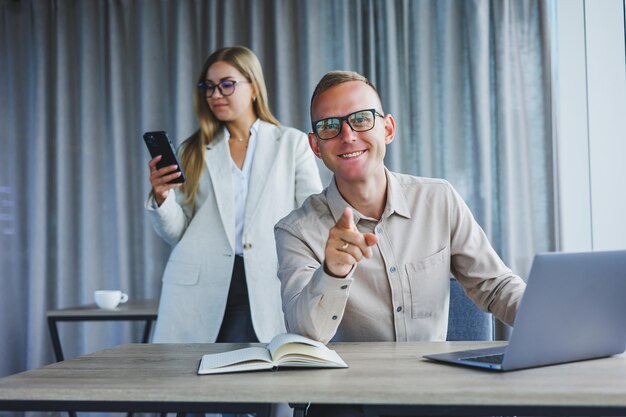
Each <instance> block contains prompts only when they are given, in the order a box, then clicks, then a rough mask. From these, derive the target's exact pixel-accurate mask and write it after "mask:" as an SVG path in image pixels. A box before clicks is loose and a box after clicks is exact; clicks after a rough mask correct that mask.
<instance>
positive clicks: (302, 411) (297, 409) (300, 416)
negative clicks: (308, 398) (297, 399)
mask: <svg viewBox="0 0 626 417" xmlns="http://www.w3.org/2000/svg"><path fill="white" fill-rule="evenodd" d="M289 406H291V407H293V417H304V416H305V415H306V409H307V407H308V404H300V403H298V404H292V403H289Z"/></svg>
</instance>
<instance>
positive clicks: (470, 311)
mask: <svg viewBox="0 0 626 417" xmlns="http://www.w3.org/2000/svg"><path fill="white" fill-rule="evenodd" d="M493 332H494V326H493V316H492V315H491V314H490V313H485V312H484V311H482V310H480V309H479V308H478V307H476V305H475V304H474V303H473V302H472V300H470V299H469V297H468V296H467V295H466V294H465V291H464V290H463V287H461V285H460V284H459V283H458V282H457V280H456V279H455V278H450V312H449V315H448V337H447V340H450V341H452V340H493Z"/></svg>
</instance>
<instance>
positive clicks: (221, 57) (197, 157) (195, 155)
mask: <svg viewBox="0 0 626 417" xmlns="http://www.w3.org/2000/svg"><path fill="white" fill-rule="evenodd" d="M220 61H221V62H226V63H227V64H230V65H232V66H233V67H235V68H237V70H238V71H239V72H240V73H241V74H242V75H243V76H244V77H245V78H246V79H247V80H248V81H249V82H250V83H251V84H252V85H253V87H254V89H255V91H256V100H254V101H253V106H254V112H255V114H256V116H257V117H258V118H259V119H261V120H264V121H266V122H269V123H272V124H274V125H277V126H278V125H279V124H280V123H279V122H278V120H277V119H276V118H275V117H274V115H273V114H272V112H271V111H270V109H269V105H268V103H267V88H266V87H265V79H264V78H263V70H262V69H261V63H260V62H259V59H258V58H257V57H256V55H255V54H254V52H252V51H251V50H250V49H248V48H246V47H245V46H233V47H228V48H222V49H219V50H217V51H215V52H213V53H212V54H211V56H209V57H208V58H207V60H206V62H205V63H204V65H203V66H202V70H201V71H200V75H199V77H198V81H197V83H200V82H202V81H204V80H205V79H206V73H207V71H208V69H209V67H210V66H211V65H213V64H215V63H216V62H220ZM197 83H196V84H197ZM194 104H195V108H196V114H197V115H198V122H199V123H200V129H198V131H197V132H196V133H194V134H193V135H192V136H191V137H190V138H189V139H187V140H185V142H183V144H182V149H181V154H180V159H181V165H182V168H183V171H184V172H185V177H186V180H185V183H184V184H183V186H182V187H181V191H182V192H183V193H184V194H185V196H186V198H185V202H187V203H193V202H194V200H195V196H196V192H197V190H198V183H199V182H200V174H201V173H202V169H203V167H204V152H205V150H206V147H207V145H208V144H209V143H211V141H212V140H213V139H214V138H215V135H216V134H217V133H218V132H219V130H220V128H221V127H222V122H220V121H219V120H218V119H217V118H216V117H215V116H214V115H213V113H212V112H211V109H209V105H208V104H207V101H206V98H205V94H204V91H203V90H201V89H199V88H195V94H194Z"/></svg>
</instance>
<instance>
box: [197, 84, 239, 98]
mask: <svg viewBox="0 0 626 417" xmlns="http://www.w3.org/2000/svg"><path fill="white" fill-rule="evenodd" d="M249 82H250V81H247V80H239V81H237V80H224V81H220V82H219V83H217V84H213V83H212V82H210V81H208V80H205V81H200V82H199V83H198V88H199V89H200V91H202V92H203V93H204V95H205V96H206V97H209V98H210V97H213V94H215V89H216V88H217V89H219V90H220V94H221V95H223V96H224V97H226V96H230V95H232V94H233V93H234V92H235V84H237V83H249Z"/></svg>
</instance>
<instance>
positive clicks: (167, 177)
mask: <svg viewBox="0 0 626 417" xmlns="http://www.w3.org/2000/svg"><path fill="white" fill-rule="evenodd" d="M161 158H162V156H161V155H157V156H156V157H155V158H152V159H151V160H150V164H149V165H150V184H152V193H153V194H154V199H155V200H156V203H157V205H159V206H160V205H161V204H163V202H164V201H165V199H166V198H167V195H168V194H169V192H170V190H171V189H172V188H176V187H180V186H181V185H183V184H182V183H180V182H178V183H176V182H172V181H173V180H175V179H176V178H179V177H180V176H181V175H182V173H181V171H180V170H179V169H178V165H168V166H165V167H163V168H157V164H158V163H159V161H160V160H161Z"/></svg>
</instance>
